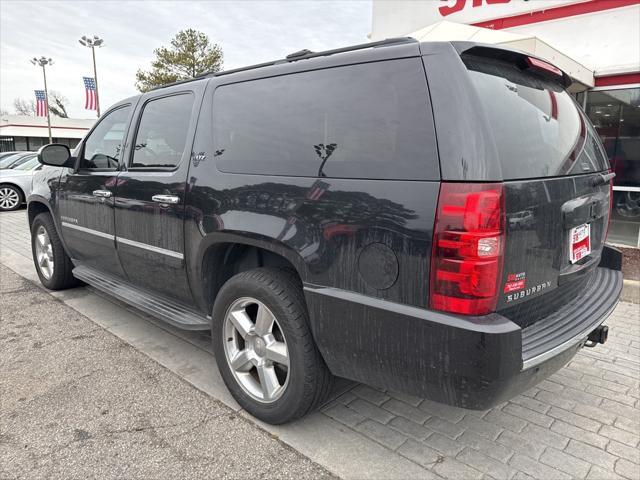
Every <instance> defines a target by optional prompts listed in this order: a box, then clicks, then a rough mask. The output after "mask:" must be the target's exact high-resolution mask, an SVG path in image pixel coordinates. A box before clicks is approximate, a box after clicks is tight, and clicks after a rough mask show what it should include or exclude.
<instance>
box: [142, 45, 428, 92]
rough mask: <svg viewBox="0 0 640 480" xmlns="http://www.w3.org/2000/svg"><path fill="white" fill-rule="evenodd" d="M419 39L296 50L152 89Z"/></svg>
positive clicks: (156, 88)
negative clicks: (327, 48)
mask: <svg viewBox="0 0 640 480" xmlns="http://www.w3.org/2000/svg"><path fill="white" fill-rule="evenodd" d="M417 42H418V41H417V40H416V39H415V38H412V37H396V38H387V39H385V40H380V41H377V42H369V43H361V44H359V45H352V46H350V47H342V48H335V49H332V50H324V51H322V52H312V51H311V50H307V49H304V50H300V51H298V52H294V53H291V54H289V55H287V56H286V58H283V59H279V60H273V61H271V62H264V63H258V64H255V65H249V66H246V67H240V68H234V69H232V70H223V71H221V72H205V73H202V74H200V75H198V76H196V77H194V78H189V79H187V80H179V81H177V82H172V83H167V84H165V85H160V86H158V87H155V88H152V89H151V90H158V89H161V88H165V87H171V86H173V85H180V84H182V83H188V82H193V81H195V80H201V79H203V78H207V77H221V76H224V75H229V74H232V73H239V72H246V71H248V70H255V69H258V68H263V67H270V66H273V65H280V64H283V63H291V62H297V61H299V60H307V59H309V58H316V57H327V56H329V55H335V54H336V53H345V52H353V51H356V50H364V49H367V48H378V47H388V46H391V45H399V44H403V43H417Z"/></svg>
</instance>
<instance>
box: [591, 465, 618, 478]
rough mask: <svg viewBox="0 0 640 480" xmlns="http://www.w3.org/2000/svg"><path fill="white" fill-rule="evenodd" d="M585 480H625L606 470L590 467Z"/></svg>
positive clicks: (594, 466) (595, 466)
mask: <svg viewBox="0 0 640 480" xmlns="http://www.w3.org/2000/svg"><path fill="white" fill-rule="evenodd" d="M587 480H625V478H624V477H621V476H620V475H617V474H616V473H614V472H612V471H610V470H607V469H606V468H602V467H599V466H597V465H592V466H591V470H590V471H589V475H587Z"/></svg>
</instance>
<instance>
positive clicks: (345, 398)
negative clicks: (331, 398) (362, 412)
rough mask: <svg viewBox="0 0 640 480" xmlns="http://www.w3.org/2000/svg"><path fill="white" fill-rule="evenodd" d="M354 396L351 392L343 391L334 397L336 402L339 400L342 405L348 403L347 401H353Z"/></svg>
mask: <svg viewBox="0 0 640 480" xmlns="http://www.w3.org/2000/svg"><path fill="white" fill-rule="evenodd" d="M356 398H358V397H356V396H355V395H354V394H353V393H351V392H344V393H343V394H342V395H340V396H339V397H338V398H336V402H340V403H342V404H343V405H348V404H349V403H351V402H353V401H354V400H355V399H356Z"/></svg>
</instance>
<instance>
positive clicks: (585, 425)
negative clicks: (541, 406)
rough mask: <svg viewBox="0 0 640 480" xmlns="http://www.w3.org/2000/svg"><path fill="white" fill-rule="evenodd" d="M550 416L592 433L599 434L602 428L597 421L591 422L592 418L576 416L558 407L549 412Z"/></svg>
mask: <svg viewBox="0 0 640 480" xmlns="http://www.w3.org/2000/svg"><path fill="white" fill-rule="evenodd" d="M548 415H549V416H550V417H553V418H555V419H558V420H561V421H563V422H567V423H570V424H571V425H575V426H576V427H580V428H582V429H583V430H588V431H590V432H597V431H598V430H600V427H601V426H602V424H601V423H599V422H597V421H595V420H591V419H590V418H587V417H583V416H581V415H576V414H575V413H572V412H569V411H567V410H563V409H561V408H557V407H552V408H551V410H549V413H548Z"/></svg>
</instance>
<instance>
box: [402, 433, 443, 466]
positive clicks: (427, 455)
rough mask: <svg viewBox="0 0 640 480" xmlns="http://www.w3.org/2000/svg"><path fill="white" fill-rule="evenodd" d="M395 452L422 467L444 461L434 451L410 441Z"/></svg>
mask: <svg viewBox="0 0 640 480" xmlns="http://www.w3.org/2000/svg"><path fill="white" fill-rule="evenodd" d="M397 451H398V453H399V454H400V455H402V456H404V457H407V458H408V459H409V460H412V461H414V462H416V463H419V464H420V465H423V466H430V465H432V464H435V463H436V462H441V461H443V460H444V457H443V456H442V455H440V454H439V453H438V452H436V451H435V450H433V449H431V448H429V447H427V446H426V445H424V444H423V443H419V442H416V441H415V440H411V439H409V440H407V441H406V442H405V443H403V444H402V445H401V446H400V448H398V450H397Z"/></svg>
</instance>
